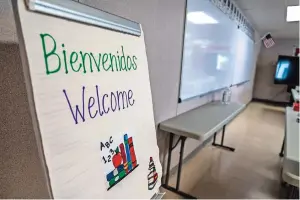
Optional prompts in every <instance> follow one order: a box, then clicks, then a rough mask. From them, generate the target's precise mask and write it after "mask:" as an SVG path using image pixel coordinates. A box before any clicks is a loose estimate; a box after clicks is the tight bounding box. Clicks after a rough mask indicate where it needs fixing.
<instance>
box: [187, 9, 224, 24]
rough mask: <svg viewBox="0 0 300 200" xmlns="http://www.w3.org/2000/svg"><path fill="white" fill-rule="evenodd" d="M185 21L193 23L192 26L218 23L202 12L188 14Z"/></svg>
mask: <svg viewBox="0 0 300 200" xmlns="http://www.w3.org/2000/svg"><path fill="white" fill-rule="evenodd" d="M187 20H188V21H190V22H192V23H194V24H217V23H219V22H218V21H217V20H216V19H214V18H213V17H211V16H209V15H207V14H206V13H204V12H201V11H198V12H189V13H188V14H187Z"/></svg>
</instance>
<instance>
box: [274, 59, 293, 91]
mask: <svg viewBox="0 0 300 200" xmlns="http://www.w3.org/2000/svg"><path fill="white" fill-rule="evenodd" d="M274 83H275V84H284V85H289V86H296V85H299V57H296V56H281V55H280V56H279V57H278V61H277V67H276V72H275V78H274Z"/></svg>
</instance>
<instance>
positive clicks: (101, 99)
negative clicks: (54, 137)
mask: <svg viewBox="0 0 300 200" xmlns="http://www.w3.org/2000/svg"><path fill="white" fill-rule="evenodd" d="M63 94H64V96H65V98H66V101H67V104H68V106H69V109H70V112H71V115H72V117H73V119H74V122H75V124H78V123H79V122H80V121H82V122H85V120H86V119H87V118H90V119H94V118H96V117H101V116H104V115H106V114H108V113H109V112H115V111H121V110H124V109H127V108H128V107H130V106H133V105H134V102H135V100H134V99H133V91H132V90H128V91H118V90H117V91H115V92H111V93H109V94H107V93H104V94H99V88H98V85H96V86H95V93H94V96H87V95H86V90H85V87H84V86H83V87H82V93H81V104H80V105H75V106H74V104H73V103H72V102H71V100H70V98H69V96H68V93H67V91H66V90H65V89H64V90H63Z"/></svg>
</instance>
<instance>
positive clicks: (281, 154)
mask: <svg viewBox="0 0 300 200" xmlns="http://www.w3.org/2000/svg"><path fill="white" fill-rule="evenodd" d="M284 143H285V136H284V138H283V141H282V146H281V151H280V153H279V156H280V157H283V155H284Z"/></svg>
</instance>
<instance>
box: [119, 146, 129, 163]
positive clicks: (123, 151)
mask: <svg viewBox="0 0 300 200" xmlns="http://www.w3.org/2000/svg"><path fill="white" fill-rule="evenodd" d="M120 150H121V155H122V159H123V163H124V164H125V163H126V162H127V159H126V152H125V148H124V144H123V143H121V144H120Z"/></svg>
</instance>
